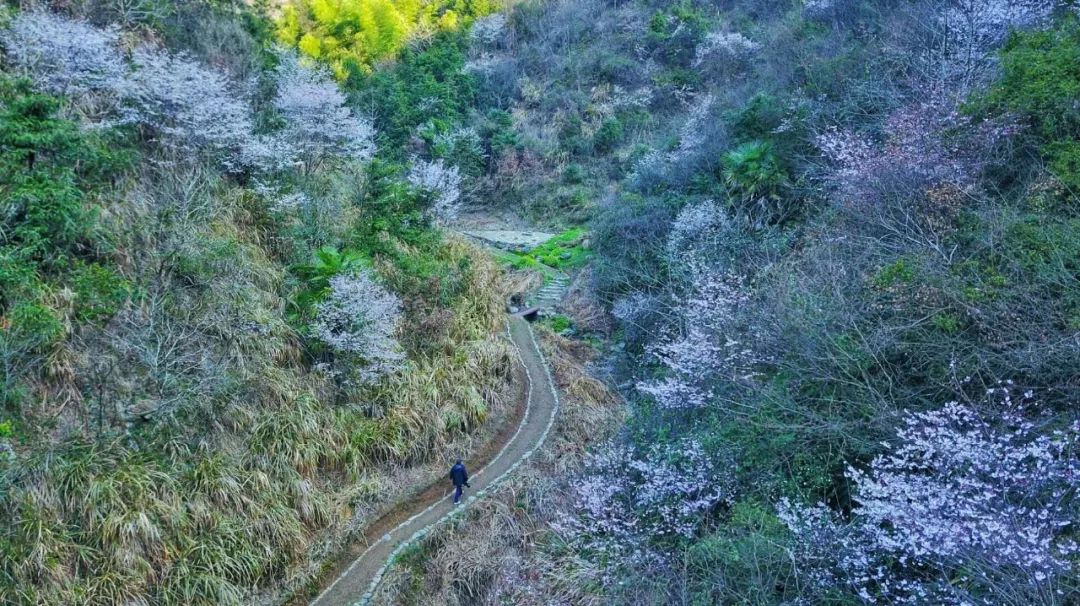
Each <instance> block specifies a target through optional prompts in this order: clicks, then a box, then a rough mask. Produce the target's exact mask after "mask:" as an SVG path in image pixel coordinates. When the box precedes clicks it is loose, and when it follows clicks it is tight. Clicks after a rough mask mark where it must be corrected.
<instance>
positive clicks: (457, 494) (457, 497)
mask: <svg viewBox="0 0 1080 606" xmlns="http://www.w3.org/2000/svg"><path fill="white" fill-rule="evenodd" d="M460 500H461V485H460V484H458V485H456V486H454V504H455V505H456V504H457V502H458V501H460Z"/></svg>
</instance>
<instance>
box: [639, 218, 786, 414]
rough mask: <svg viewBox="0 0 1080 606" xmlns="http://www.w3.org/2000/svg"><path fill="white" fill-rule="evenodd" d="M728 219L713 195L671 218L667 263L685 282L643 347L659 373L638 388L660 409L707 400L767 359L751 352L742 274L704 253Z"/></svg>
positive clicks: (746, 378)
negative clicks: (664, 322)
mask: <svg viewBox="0 0 1080 606" xmlns="http://www.w3.org/2000/svg"><path fill="white" fill-rule="evenodd" d="M732 224H733V222H732V220H731V218H730V217H729V216H728V215H727V213H726V212H725V211H724V210H723V209H721V208H720V207H719V205H717V204H716V203H715V202H713V201H711V200H707V201H704V202H700V203H697V204H690V205H688V206H686V207H685V208H684V209H683V210H682V211H681V212H680V213H679V216H678V217H677V218H676V220H675V223H674V224H673V225H672V228H671V232H670V234H669V236H668V242H667V250H666V257H667V265H668V268H669V270H670V271H671V272H672V274H674V275H675V276H676V277H678V278H679V279H680V281H681V282H682V283H683V284H684V286H676V288H675V289H674V291H673V292H672V293H670V295H669V300H670V301H672V304H671V309H670V311H669V318H670V321H669V322H668V325H667V327H666V328H665V329H664V330H663V331H662V332H661V333H660V334H659V335H658V338H656V339H655V340H654V341H653V342H652V343H651V344H650V345H649V346H648V347H647V348H646V351H647V353H648V354H649V355H650V356H651V358H652V359H653V360H654V361H655V362H657V363H658V364H659V366H660V368H661V369H662V373H663V374H662V376H661V377H660V378H657V379H651V380H647V381H641V382H639V383H638V384H637V389H638V390H639V391H641V392H642V393H644V394H647V395H649V396H651V397H652V398H653V400H654V401H655V402H656V403H657V404H659V405H660V406H661V407H662V408H666V409H686V408H700V407H703V406H707V405H709V404H710V403H711V402H712V401H713V400H714V399H715V398H716V397H717V392H716V391H715V389H716V388H717V387H720V386H725V385H733V384H743V385H746V384H750V383H752V382H753V380H754V378H755V376H756V372H757V371H756V370H755V368H756V367H757V366H758V365H759V364H761V363H763V362H765V361H766V358H765V357H764V356H763V355H762V354H760V353H759V352H757V351H755V348H754V347H753V346H752V344H751V341H752V340H753V339H754V334H753V331H752V330H749V329H748V328H747V326H746V325H745V322H744V317H743V316H744V315H745V313H744V312H745V310H746V308H747V306H748V305H749V303H750V291H749V288H748V287H747V285H746V284H745V279H744V278H743V277H742V276H739V275H737V274H735V273H733V272H732V271H730V270H729V269H727V268H726V267H724V265H723V264H721V263H716V262H713V260H711V259H710V258H709V255H710V252H712V250H713V249H715V248H716V246H715V242H716V239H717V238H722V237H724V235H725V234H729V233H730V229H731V227H732Z"/></svg>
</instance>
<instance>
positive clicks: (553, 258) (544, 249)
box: [525, 227, 592, 270]
mask: <svg viewBox="0 0 1080 606" xmlns="http://www.w3.org/2000/svg"><path fill="white" fill-rule="evenodd" d="M585 237H586V233H585V230H584V228H581V227H574V228H571V229H568V230H566V231H564V232H562V233H561V234H559V235H557V236H555V237H553V238H552V239H550V240H548V241H547V242H544V243H543V244H541V245H540V246H537V247H536V248H534V249H532V250H530V251H529V252H527V253H525V256H528V257H532V258H534V259H536V260H537V261H538V262H540V263H543V264H544V265H547V266H548V267H553V268H555V269H562V270H568V269H579V268H581V267H583V266H584V265H585V264H586V263H588V261H589V259H590V257H591V256H592V253H591V252H590V251H589V250H587V249H586V248H585V246H584V241H585Z"/></svg>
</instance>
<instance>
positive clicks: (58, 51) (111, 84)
mask: <svg viewBox="0 0 1080 606" xmlns="http://www.w3.org/2000/svg"><path fill="white" fill-rule="evenodd" d="M119 42H120V32H119V31H118V30H117V29H115V28H107V29H101V28H97V27H94V26H93V25H90V24H89V23H86V22H85V21H77V20H73V19H67V18H64V17H60V16H58V15H54V14H52V13H49V12H47V11H43V10H33V11H25V12H22V13H19V14H18V15H16V16H15V17H14V18H13V19H12V20H11V23H10V24H9V26H8V29H7V30H5V31H3V32H2V33H0V44H2V45H3V48H4V52H5V54H6V55H7V57H8V58H9V60H10V61H11V62H12V63H13V64H14V65H16V66H18V67H19V68H20V69H22V70H23V71H25V72H26V73H28V74H30V75H32V76H33V77H34V79H35V82H36V83H37V85H38V86H40V87H41V88H42V89H43V90H46V91H48V92H50V93H55V94H60V95H68V96H77V95H85V94H87V93H117V92H119V91H120V90H122V89H123V88H124V81H125V78H126V76H127V73H128V66H127V64H126V63H125V61H124V59H123V56H122V55H121V54H120V53H119V52H118V51H117V46H118V44H119Z"/></svg>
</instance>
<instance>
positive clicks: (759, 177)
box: [722, 141, 788, 201]
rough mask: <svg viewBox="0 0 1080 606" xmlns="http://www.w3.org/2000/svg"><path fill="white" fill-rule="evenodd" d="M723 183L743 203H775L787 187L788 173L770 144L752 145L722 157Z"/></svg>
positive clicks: (743, 145)
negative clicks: (765, 199) (763, 199)
mask: <svg viewBox="0 0 1080 606" xmlns="http://www.w3.org/2000/svg"><path fill="white" fill-rule="evenodd" d="M722 167H723V168H722V174H723V178H724V183H725V184H726V185H727V186H728V188H729V189H730V190H731V191H732V193H733V194H734V196H735V197H737V198H741V199H742V200H744V201H751V200H756V199H759V198H768V199H770V200H778V199H780V197H781V194H782V192H783V188H784V187H785V186H786V185H787V183H788V175H787V171H786V170H785V169H784V167H783V165H782V164H781V162H780V158H779V157H777V155H776V153H775V151H774V150H773V146H772V144H771V143H767V142H764V141H751V142H749V143H744V144H742V145H740V146H738V147H736V148H735V149H733V150H731V151H729V152H728V153H726V154H724V158H723V162H722Z"/></svg>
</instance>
